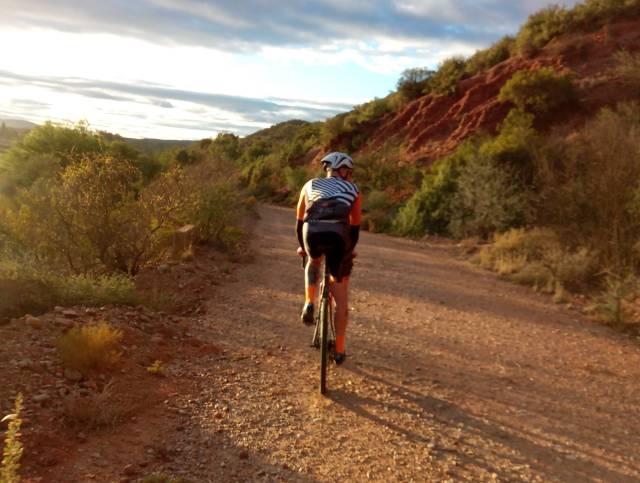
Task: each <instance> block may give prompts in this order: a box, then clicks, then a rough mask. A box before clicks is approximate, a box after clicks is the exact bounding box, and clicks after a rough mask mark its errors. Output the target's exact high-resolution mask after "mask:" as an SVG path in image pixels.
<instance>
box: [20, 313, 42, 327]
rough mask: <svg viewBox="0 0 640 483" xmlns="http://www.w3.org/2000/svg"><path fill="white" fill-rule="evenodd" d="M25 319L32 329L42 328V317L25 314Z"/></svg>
mask: <svg viewBox="0 0 640 483" xmlns="http://www.w3.org/2000/svg"><path fill="white" fill-rule="evenodd" d="M24 320H25V322H26V323H27V324H29V325H30V326H31V328H32V329H36V330H40V329H42V325H43V324H42V319H40V318H38V317H34V316H33V315H29V314H27V315H25V316H24Z"/></svg>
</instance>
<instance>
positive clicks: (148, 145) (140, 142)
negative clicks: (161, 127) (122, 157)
mask: <svg viewBox="0 0 640 483" xmlns="http://www.w3.org/2000/svg"><path fill="white" fill-rule="evenodd" d="M100 134H102V135H103V136H104V137H105V139H108V140H109V141H122V142H125V143H127V144H129V145H130V146H132V147H134V148H135V149H137V150H138V151H142V152H143V153H157V152H160V151H166V150H168V149H172V148H184V147H187V146H190V145H192V144H193V143H195V142H196V141H193V140H182V139H153V138H142V139H136V138H126V137H123V136H120V135H119V134H112V133H109V132H106V131H102V132H101V133H100Z"/></svg>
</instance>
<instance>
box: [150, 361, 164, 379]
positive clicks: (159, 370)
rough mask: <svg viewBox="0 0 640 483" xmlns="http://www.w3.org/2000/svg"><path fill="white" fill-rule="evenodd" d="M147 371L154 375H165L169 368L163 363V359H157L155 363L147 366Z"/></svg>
mask: <svg viewBox="0 0 640 483" xmlns="http://www.w3.org/2000/svg"><path fill="white" fill-rule="evenodd" d="M147 372H148V373H149V374H153V375H154V376H165V375H166V373H167V369H166V368H165V367H164V366H163V365H162V361H159V360H156V361H155V362H154V363H153V364H151V365H150V366H149V367H147Z"/></svg>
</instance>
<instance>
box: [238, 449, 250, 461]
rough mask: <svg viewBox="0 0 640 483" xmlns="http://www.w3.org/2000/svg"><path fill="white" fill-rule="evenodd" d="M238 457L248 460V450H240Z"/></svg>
mask: <svg viewBox="0 0 640 483" xmlns="http://www.w3.org/2000/svg"><path fill="white" fill-rule="evenodd" d="M238 458H240V459H241V460H247V459H249V453H247V452H246V451H240V454H239V455H238Z"/></svg>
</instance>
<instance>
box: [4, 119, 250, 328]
mask: <svg viewBox="0 0 640 483" xmlns="http://www.w3.org/2000/svg"><path fill="white" fill-rule="evenodd" d="M107 138H108V136H106V137H105V136H104V135H103V134H101V133H98V132H96V131H93V130H91V129H90V128H89V126H88V125H87V124H86V123H80V124H77V125H73V126H66V125H56V124H53V123H46V124H44V125H42V126H39V127H37V128H34V129H32V130H31V131H30V132H29V133H28V134H27V135H25V136H24V137H23V138H22V139H19V140H18V141H17V142H15V143H14V144H13V145H12V147H11V148H10V149H9V150H7V151H6V152H5V153H4V154H3V155H2V157H1V158H0V174H1V176H0V288H1V289H2V290H1V292H2V297H0V318H1V319H4V320H7V319H9V318H11V317H18V316H20V315H22V314H25V313H39V312H43V311H46V310H47V309H49V308H52V307H53V306H55V305H74V304H83V305H105V304H136V303H140V302H141V299H140V298H139V296H138V294H136V292H135V288H134V281H133V280H134V277H135V275H136V274H137V273H138V272H139V271H140V270H141V269H142V268H143V267H144V266H147V265H149V264H154V263H159V262H160V261H161V260H163V259H166V258H167V257H168V256H171V247H172V243H173V239H174V236H175V232H176V230H177V229H178V228H180V227H182V226H185V225H193V227H194V228H193V234H194V235H193V242H194V243H209V244H212V245H215V246H216V247H217V248H219V249H221V250H227V251H233V250H234V249H236V248H237V247H238V245H239V243H241V241H242V239H243V238H244V236H245V233H244V231H243V230H242V229H241V228H240V226H239V221H241V218H242V215H243V213H244V211H245V210H246V209H247V204H246V195H245V194H244V192H243V190H241V189H239V187H240V172H239V169H238V167H237V166H236V165H234V164H233V163H232V162H231V161H229V160H227V159H226V158H225V156H224V153H218V152H216V151H215V150H213V149H208V148H209V147H210V146H207V145H206V144H205V145H198V144H196V145H195V146H194V147H190V148H188V149H185V148H179V147H178V148H174V149H173V150H170V151H167V152H163V153H160V154H145V153H142V152H139V151H137V150H136V149H134V148H132V147H131V146H130V145H128V144H126V143H124V142H123V141H121V140H117V139H116V140H115V141H110V140H109V139H107ZM185 249H189V247H185Z"/></svg>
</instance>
